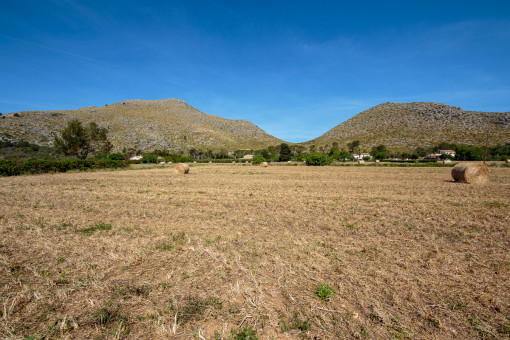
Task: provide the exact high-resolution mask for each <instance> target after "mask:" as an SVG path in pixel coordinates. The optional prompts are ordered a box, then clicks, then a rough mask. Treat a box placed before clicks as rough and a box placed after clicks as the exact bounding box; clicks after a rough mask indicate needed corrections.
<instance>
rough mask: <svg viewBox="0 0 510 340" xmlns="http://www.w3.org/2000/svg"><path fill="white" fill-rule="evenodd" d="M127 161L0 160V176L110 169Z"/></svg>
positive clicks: (121, 166)
mask: <svg viewBox="0 0 510 340" xmlns="http://www.w3.org/2000/svg"><path fill="white" fill-rule="evenodd" d="M128 165H129V163H128V162H127V161H120V160H112V159H63V160H54V159H37V160H28V161H24V162H23V161H15V160H0V176H17V175H24V174H44V173H51V172H53V173H55V172H66V171H69V170H89V169H107V168H109V169H112V168H124V167H126V166H128Z"/></svg>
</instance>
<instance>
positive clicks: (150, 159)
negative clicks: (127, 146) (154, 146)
mask: <svg viewBox="0 0 510 340" xmlns="http://www.w3.org/2000/svg"><path fill="white" fill-rule="evenodd" d="M157 162H158V155H156V154H155V153H146V154H145V155H143V157H142V163H157Z"/></svg>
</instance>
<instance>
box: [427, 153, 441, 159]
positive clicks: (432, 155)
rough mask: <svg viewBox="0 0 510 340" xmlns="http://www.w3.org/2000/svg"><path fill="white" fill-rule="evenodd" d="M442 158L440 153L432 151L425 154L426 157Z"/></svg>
mask: <svg viewBox="0 0 510 340" xmlns="http://www.w3.org/2000/svg"><path fill="white" fill-rule="evenodd" d="M439 158H441V154H440V153H431V154H430V155H427V156H425V159H439Z"/></svg>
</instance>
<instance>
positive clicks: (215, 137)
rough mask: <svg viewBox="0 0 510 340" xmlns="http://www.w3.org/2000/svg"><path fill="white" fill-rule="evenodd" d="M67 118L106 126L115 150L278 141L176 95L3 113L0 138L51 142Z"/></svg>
mask: <svg viewBox="0 0 510 340" xmlns="http://www.w3.org/2000/svg"><path fill="white" fill-rule="evenodd" d="M73 118H78V119H80V120H81V121H82V122H84V123H89V122H92V121H95V122H96V123H97V124H99V125H100V126H104V127H108V129H109V131H110V132H109V138H110V140H111V142H112V143H113V145H114V148H115V150H121V149H122V148H123V147H132V148H135V149H142V150H152V149H156V148H159V149H161V148H168V149H170V150H187V149H189V148H203V149H213V150H214V149H225V150H236V149H251V148H265V147H267V146H269V145H275V144H278V143H281V142H282V141H281V140H279V139H278V138H275V137H273V136H270V135H268V134H267V133H265V132H264V131H263V130H262V129H260V128H259V127H257V126H255V125H254V124H253V123H251V122H249V121H246V120H231V119H226V118H221V117H218V116H214V115H210V114H206V113H203V112H201V111H199V110H197V109H195V108H193V107H191V106H190V105H188V104H186V102H184V101H183V100H179V99H162V100H127V101H124V102H119V103H115V104H111V105H107V106H104V107H85V108H81V109H78V110H65V111H26V112H18V113H9V114H5V115H3V116H2V119H0V139H2V138H3V139H10V140H20V139H23V140H25V141H28V142H31V143H36V144H39V145H51V144H52V142H53V137H52V136H53V134H54V133H56V132H57V131H59V130H61V129H63V128H64V127H65V126H66V125H67V122H68V121H69V120H71V119H73Z"/></svg>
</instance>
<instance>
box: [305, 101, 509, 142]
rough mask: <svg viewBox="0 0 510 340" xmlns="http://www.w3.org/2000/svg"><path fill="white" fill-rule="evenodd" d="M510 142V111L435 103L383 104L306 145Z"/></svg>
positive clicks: (358, 115)
mask: <svg viewBox="0 0 510 340" xmlns="http://www.w3.org/2000/svg"><path fill="white" fill-rule="evenodd" d="M487 131H488V132H489V143H490V144H491V145H495V144H505V143H510V112H477V111H464V110H462V109H461V108H459V107H454V106H449V105H446V104H440V103H432V102H415V103H403V104H399V103H383V104H380V105H377V106H374V107H372V108H370V109H368V110H366V111H363V112H361V113H359V114H357V115H356V116H354V117H352V118H350V119H348V120H347V121H345V122H343V123H341V124H339V125H337V126H336V127H334V128H333V129H331V130H329V131H327V132H326V133H325V134H323V135H322V136H320V137H317V138H315V139H313V140H310V141H308V142H306V143H304V144H305V145H316V146H324V145H331V144H332V143H334V142H336V143H338V145H339V146H345V145H347V143H350V142H352V141H354V140H359V141H360V143H361V146H362V147H363V148H365V149H369V148H371V147H372V146H376V145H379V144H384V145H386V146H388V147H391V148H396V149H406V148H407V149H413V148H416V147H419V146H423V147H426V146H431V145H437V144H439V143H441V142H447V143H453V144H468V145H484V144H485V140H486V136H487Z"/></svg>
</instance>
